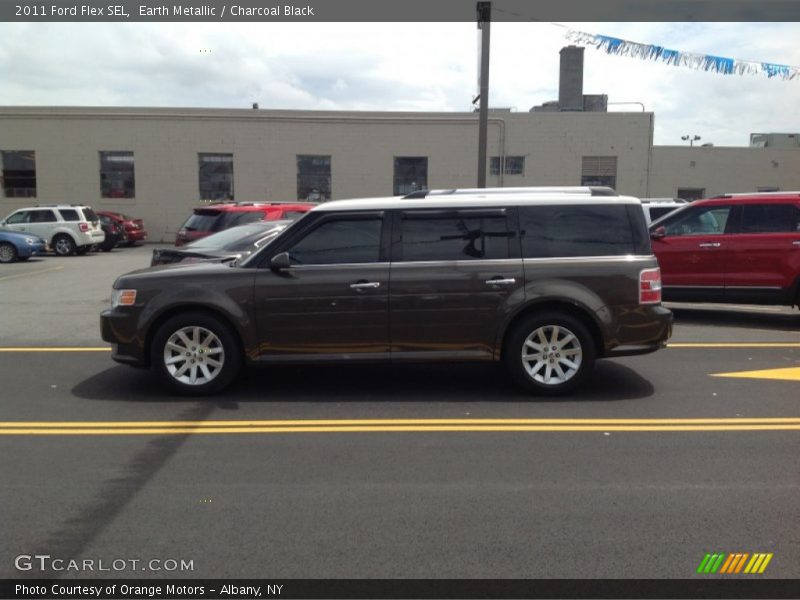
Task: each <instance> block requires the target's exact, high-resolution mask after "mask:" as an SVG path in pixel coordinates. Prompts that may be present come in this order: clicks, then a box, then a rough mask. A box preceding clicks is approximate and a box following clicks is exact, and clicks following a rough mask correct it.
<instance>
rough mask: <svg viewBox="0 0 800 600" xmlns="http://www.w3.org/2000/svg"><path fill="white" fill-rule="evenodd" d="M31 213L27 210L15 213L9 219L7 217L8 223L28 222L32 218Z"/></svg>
mask: <svg viewBox="0 0 800 600" xmlns="http://www.w3.org/2000/svg"><path fill="white" fill-rule="evenodd" d="M30 215H31V213H30V212H29V211H27V210H23V211H21V212H18V213H14V214H13V215H11V216H10V217H8V219H6V223H8V224H10V225H13V224H14V223H28V222H29V219H30Z"/></svg>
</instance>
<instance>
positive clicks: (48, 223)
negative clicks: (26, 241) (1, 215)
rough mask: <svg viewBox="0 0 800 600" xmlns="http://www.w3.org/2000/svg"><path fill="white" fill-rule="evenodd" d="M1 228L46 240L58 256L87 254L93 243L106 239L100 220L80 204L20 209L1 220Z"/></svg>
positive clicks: (46, 205) (47, 205)
mask: <svg viewBox="0 0 800 600" xmlns="http://www.w3.org/2000/svg"><path fill="white" fill-rule="evenodd" d="M0 226H2V227H6V228H7V229H11V230H12V231H18V232H24V233H30V234H33V235H35V236H37V237H40V238H42V239H44V240H45V241H47V242H48V243H49V244H50V247H51V248H52V249H53V251H54V252H55V253H56V254H57V255H58V256H69V255H70V254H75V253H77V254H86V252H88V251H89V249H90V248H91V247H92V246H93V245H94V244H100V243H102V242H103V240H105V234H104V233H103V229H102V228H101V227H100V219H99V217H98V216H97V215H96V214H95V212H94V211H93V210H92V209H91V208H90V207H88V206H84V205H81V204H42V205H40V206H32V207H30V208H20V209H18V210H15V211H14V212H12V213H11V214H10V215H8V216H6V218H5V219H3V220H2V221H0Z"/></svg>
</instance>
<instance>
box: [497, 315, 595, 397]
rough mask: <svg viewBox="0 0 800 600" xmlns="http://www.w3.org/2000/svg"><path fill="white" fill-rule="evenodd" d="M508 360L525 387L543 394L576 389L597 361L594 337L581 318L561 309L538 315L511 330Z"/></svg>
mask: <svg viewBox="0 0 800 600" xmlns="http://www.w3.org/2000/svg"><path fill="white" fill-rule="evenodd" d="M503 356H504V358H503V360H504V362H505V364H506V367H507V368H508V370H509V372H510V373H511V375H512V377H513V378H514V380H515V381H516V382H517V383H518V384H519V385H521V386H522V387H523V388H525V389H527V390H529V391H531V392H534V393H537V394H543V395H548V394H549V395H560V394H566V393H568V392H571V391H572V390H574V389H575V388H576V387H577V386H579V385H580V384H581V382H582V381H583V380H584V378H585V377H586V375H587V373H588V372H589V371H591V369H592V366H593V365H594V360H595V347H594V343H593V340H592V336H591V335H590V334H589V332H588V331H587V329H586V327H585V326H584V325H583V323H581V322H580V321H579V320H578V319H576V318H574V317H572V316H571V315H568V314H565V313H560V312H547V313H542V314H535V315H531V316H529V317H526V318H525V319H523V320H522V321H521V322H520V323H519V324H518V325H517V326H516V328H515V329H514V330H513V331H512V332H511V334H510V337H509V339H508V344H507V346H506V349H505V352H504V355H503Z"/></svg>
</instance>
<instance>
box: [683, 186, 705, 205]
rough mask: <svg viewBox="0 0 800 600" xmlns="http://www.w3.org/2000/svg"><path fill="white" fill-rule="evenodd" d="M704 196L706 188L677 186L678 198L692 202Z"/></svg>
mask: <svg viewBox="0 0 800 600" xmlns="http://www.w3.org/2000/svg"><path fill="white" fill-rule="evenodd" d="M705 197H706V188H678V198H683V199H684V200H688V201H689V202H692V201H693V200H700V198H705Z"/></svg>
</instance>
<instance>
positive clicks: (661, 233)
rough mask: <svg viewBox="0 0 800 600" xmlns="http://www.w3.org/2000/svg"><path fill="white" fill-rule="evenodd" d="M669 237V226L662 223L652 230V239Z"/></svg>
mask: <svg viewBox="0 0 800 600" xmlns="http://www.w3.org/2000/svg"><path fill="white" fill-rule="evenodd" d="M665 237H667V228H666V227H664V226H663V225H661V226H660V227H656V228H655V229H653V231H651V232H650V239H651V240H660V239H662V238H665Z"/></svg>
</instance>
